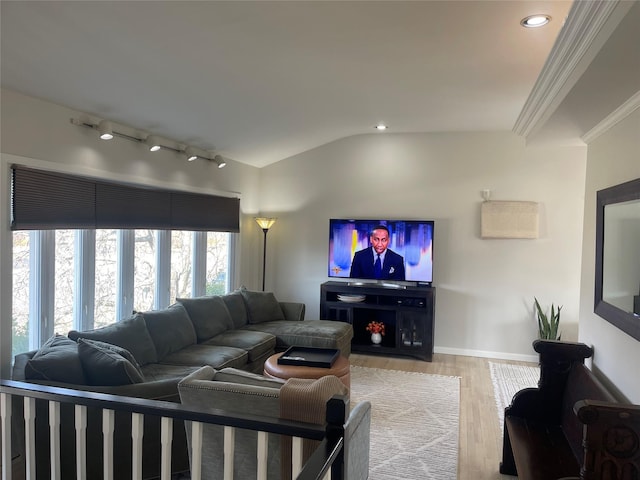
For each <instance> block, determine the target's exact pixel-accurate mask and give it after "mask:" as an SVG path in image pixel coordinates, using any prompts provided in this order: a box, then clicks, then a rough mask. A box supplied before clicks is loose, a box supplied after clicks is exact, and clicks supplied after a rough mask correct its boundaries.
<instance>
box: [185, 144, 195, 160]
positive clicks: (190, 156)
mask: <svg viewBox="0 0 640 480" xmlns="http://www.w3.org/2000/svg"><path fill="white" fill-rule="evenodd" d="M184 154H185V155H186V156H187V161H189V162H193V161H194V160H195V159H197V158H198V154H197V153H196V151H195V150H194V149H193V147H187V148H186V149H185V150H184Z"/></svg>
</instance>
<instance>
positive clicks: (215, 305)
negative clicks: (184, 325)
mask: <svg viewBox="0 0 640 480" xmlns="http://www.w3.org/2000/svg"><path fill="white" fill-rule="evenodd" d="M176 302H178V303H180V304H182V305H183V306H184V308H185V309H186V310H187V313H188V314H189V318H191V322H192V323H193V326H194V328H195V330H196V336H197V337H198V342H202V341H204V340H208V339H209V338H211V337H213V336H215V335H218V334H219V333H222V332H224V331H225V330H229V329H232V328H234V325H233V320H232V319H231V314H230V313H229V309H228V308H227V306H226V305H225V303H224V300H222V298H221V297H220V296H211V297H197V298H176Z"/></svg>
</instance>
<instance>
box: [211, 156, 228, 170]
mask: <svg viewBox="0 0 640 480" xmlns="http://www.w3.org/2000/svg"><path fill="white" fill-rule="evenodd" d="M213 161H214V162H216V164H217V165H218V168H223V167H224V166H225V165H226V164H227V162H226V161H225V160H224V158H222V157H221V156H220V155H216V156H215V157H213Z"/></svg>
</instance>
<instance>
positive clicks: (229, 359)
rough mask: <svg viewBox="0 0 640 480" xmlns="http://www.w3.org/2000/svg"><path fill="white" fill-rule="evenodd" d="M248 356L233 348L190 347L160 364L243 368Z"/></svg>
mask: <svg viewBox="0 0 640 480" xmlns="http://www.w3.org/2000/svg"><path fill="white" fill-rule="evenodd" d="M247 360H248V354H247V352H246V351H245V350H241V349H240V348H234V347H219V346H214V345H202V344H198V345H190V346H188V347H185V348H183V349H181V350H180V351H178V352H175V353H172V354H171V355H167V356H166V357H164V358H163V359H162V360H161V361H160V363H163V364H166V365H184V366H192V365H198V366H203V365H210V366H211V367H213V368H217V369H219V368H224V367H235V368H243V367H244V366H245V365H246V364H247Z"/></svg>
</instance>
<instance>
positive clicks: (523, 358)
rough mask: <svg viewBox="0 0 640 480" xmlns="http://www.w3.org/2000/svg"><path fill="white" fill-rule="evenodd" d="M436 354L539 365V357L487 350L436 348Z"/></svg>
mask: <svg viewBox="0 0 640 480" xmlns="http://www.w3.org/2000/svg"><path fill="white" fill-rule="evenodd" d="M433 351H434V353H444V354H446V355H461V356H463V357H480V358H494V359H497V360H513V361H515V362H531V363H538V360H539V358H538V355H525V354H522V353H509V352H488V351H485V350H468V349H464V348H449V347H434V349H433Z"/></svg>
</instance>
